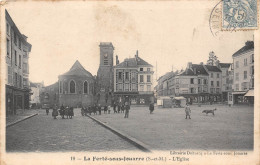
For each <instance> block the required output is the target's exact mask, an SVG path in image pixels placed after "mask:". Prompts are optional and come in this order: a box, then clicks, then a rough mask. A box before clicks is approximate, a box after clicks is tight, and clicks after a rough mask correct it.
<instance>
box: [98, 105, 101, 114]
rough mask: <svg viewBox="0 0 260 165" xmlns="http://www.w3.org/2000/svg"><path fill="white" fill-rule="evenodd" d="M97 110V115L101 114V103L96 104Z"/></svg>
mask: <svg viewBox="0 0 260 165" xmlns="http://www.w3.org/2000/svg"><path fill="white" fill-rule="evenodd" d="M98 112H99V115H101V105H100V104H98Z"/></svg>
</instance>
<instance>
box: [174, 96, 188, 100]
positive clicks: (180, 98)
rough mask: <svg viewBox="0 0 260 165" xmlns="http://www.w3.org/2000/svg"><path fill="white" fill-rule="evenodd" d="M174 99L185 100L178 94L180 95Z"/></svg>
mask: <svg viewBox="0 0 260 165" xmlns="http://www.w3.org/2000/svg"><path fill="white" fill-rule="evenodd" d="M174 99H175V100H186V99H185V98H184V97H182V96H180V97H174Z"/></svg>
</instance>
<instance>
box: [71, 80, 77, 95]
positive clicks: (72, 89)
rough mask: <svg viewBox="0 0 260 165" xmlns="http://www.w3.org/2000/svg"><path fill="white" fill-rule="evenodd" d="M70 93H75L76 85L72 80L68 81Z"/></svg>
mask: <svg viewBox="0 0 260 165" xmlns="http://www.w3.org/2000/svg"><path fill="white" fill-rule="evenodd" d="M70 93H76V83H75V81H74V80H71V81H70Z"/></svg>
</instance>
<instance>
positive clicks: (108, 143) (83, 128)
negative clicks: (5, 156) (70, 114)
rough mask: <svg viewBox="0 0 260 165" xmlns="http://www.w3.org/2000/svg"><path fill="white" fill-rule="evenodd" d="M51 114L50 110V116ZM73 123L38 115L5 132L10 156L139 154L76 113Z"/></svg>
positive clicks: (40, 111)
mask: <svg viewBox="0 0 260 165" xmlns="http://www.w3.org/2000/svg"><path fill="white" fill-rule="evenodd" d="M51 112H52V110H50V114H51ZM74 112H75V116H74V118H73V119H61V118H60V116H59V117H58V119H56V120H54V119H53V118H52V117H51V115H50V114H49V115H48V116H47V115H46V114H45V111H44V110H39V111H38V113H39V115H37V116H35V117H32V118H30V119H28V120H25V121H22V122H20V123H18V124H16V125H14V126H12V127H9V128H7V129H6V150H7V152H45V151H48V152H52V151H53V152H58V151H91V152H96V151H97V152H99V151H118V150H138V149H137V148H136V147H135V146H133V145H132V144H130V143H128V142H127V141H125V140H123V139H122V138H120V137H119V136H117V135H115V134H113V133H112V132H111V131H109V130H107V129H105V128H103V127H102V126H100V125H99V124H97V123H96V122H94V121H92V119H90V118H88V117H84V116H81V115H80V109H76V110H75V111H74Z"/></svg>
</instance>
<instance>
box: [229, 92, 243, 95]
mask: <svg viewBox="0 0 260 165" xmlns="http://www.w3.org/2000/svg"><path fill="white" fill-rule="evenodd" d="M245 93H246V92H245V91H237V92H232V94H233V95H243V94H245Z"/></svg>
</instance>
